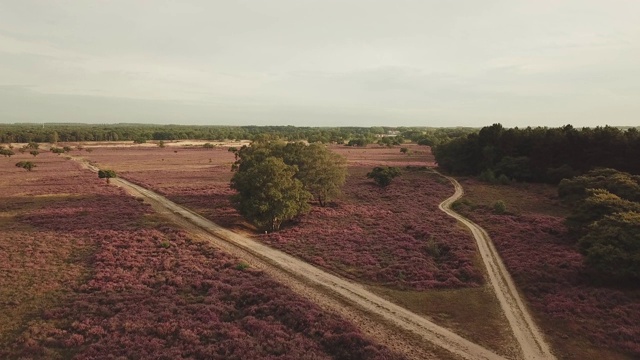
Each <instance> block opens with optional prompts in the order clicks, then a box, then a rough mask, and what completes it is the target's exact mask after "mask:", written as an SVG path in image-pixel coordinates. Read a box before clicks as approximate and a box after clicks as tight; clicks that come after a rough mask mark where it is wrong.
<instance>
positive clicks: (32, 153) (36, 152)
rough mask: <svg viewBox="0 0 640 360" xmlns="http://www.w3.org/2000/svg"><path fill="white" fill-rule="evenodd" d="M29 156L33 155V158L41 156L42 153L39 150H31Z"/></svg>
mask: <svg viewBox="0 0 640 360" xmlns="http://www.w3.org/2000/svg"><path fill="white" fill-rule="evenodd" d="M29 154H31V155H33V157H36V156H38V154H40V152H39V151H38V150H31V151H29Z"/></svg>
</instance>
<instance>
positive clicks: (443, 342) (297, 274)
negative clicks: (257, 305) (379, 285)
mask: <svg viewBox="0 0 640 360" xmlns="http://www.w3.org/2000/svg"><path fill="white" fill-rule="evenodd" d="M72 158H73V159H74V160H76V161H78V162H80V163H81V165H82V166H83V167H85V168H87V169H89V170H91V171H94V172H97V171H98V169H97V168H96V167H94V166H92V165H90V164H88V163H87V162H86V160H85V159H82V158H77V157H72ZM111 183H112V184H114V185H117V186H120V187H122V188H124V189H125V190H126V191H127V192H129V193H130V194H132V195H134V196H137V197H142V198H144V199H145V201H147V202H149V203H150V204H152V206H154V208H155V209H156V210H157V211H159V212H161V213H162V215H164V216H166V217H167V218H168V219H170V220H173V221H175V222H176V223H178V224H180V225H181V226H184V227H186V228H187V230H189V231H190V232H193V233H194V234H196V235H198V236H199V237H200V238H203V239H205V240H207V241H210V242H212V243H215V244H216V245H217V246H219V247H220V248H222V249H223V250H225V251H229V252H231V253H232V254H234V255H236V256H239V257H241V258H243V259H248V258H249V259H250V258H254V259H258V261H261V262H262V263H263V264H262V265H261V266H260V268H262V269H265V270H267V271H268V272H269V273H270V274H275V277H276V278H279V280H284V281H285V284H286V285H287V286H289V287H291V288H293V289H294V290H296V291H297V292H300V293H302V294H303V295H304V296H307V297H311V298H314V299H323V298H325V299H326V298H330V299H333V300H337V301H338V302H340V303H347V304H348V307H347V308H348V309H347V311H346V314H347V317H348V318H349V317H350V318H351V319H353V313H354V311H355V312H361V313H364V317H365V318H368V319H369V320H368V324H367V325H372V326H374V327H378V328H380V327H383V328H385V329H382V331H383V332H384V335H383V336H378V337H377V338H378V339H379V340H383V343H385V344H386V345H391V346H390V347H391V348H395V349H396V350H399V351H402V352H404V353H405V354H407V355H408V356H410V357H411V358H415V359H425V358H436V357H437V358H442V357H446V358H462V359H492V360H497V359H504V357H502V356H500V355H498V354H496V353H495V352H493V351H491V350H489V349H486V348H484V347H482V346H480V345H477V344H475V343H473V342H471V341H469V340H467V339H465V338H463V337H461V336H459V335H457V334H455V333H454V332H452V331H451V330H449V329H446V328H444V327H442V326H439V325H437V324H435V323H433V322H431V321H429V320H428V319H426V318H424V317H422V316H420V315H418V314H415V313H413V312H411V311H409V310H407V309H405V308H403V307H401V306H399V305H396V304H394V303H392V302H390V301H388V300H386V299H384V298H382V297H380V296H378V295H376V294H374V293H372V292H370V291H369V290H367V289H365V288H364V287H363V286H362V285H360V284H358V283H355V282H352V281H349V280H346V279H343V278H340V277H338V276H336V275H333V274H330V273H328V272H326V271H324V270H321V269H318V268H316V267H314V266H312V265H310V264H308V263H306V262H304V261H302V260H300V259H298V258H295V257H293V256H291V255H288V254H286V253H283V252H281V251H279V250H276V249H272V248H270V247H268V246H266V245H263V244H261V243H259V242H257V241H255V240H252V239H251V238H249V237H247V236H244V235H241V234H238V233H235V232H232V231H230V230H227V229H225V228H223V227H221V226H219V225H217V224H215V223H213V222H211V221H209V220H207V219H205V218H204V217H202V216H200V215H198V214H196V213H194V212H193V211H191V210H189V209H187V208H185V207H182V206H180V205H178V204H176V203H174V202H172V201H170V200H168V199H167V198H165V197H163V196H161V195H159V194H157V193H155V192H153V191H151V190H149V189H146V188H144V187H141V186H138V185H136V184H133V183H131V182H129V181H127V180H124V179H121V178H114V179H111ZM185 220H186V221H185ZM269 267H271V268H269ZM279 272H280V273H282V272H284V273H285V275H286V276H285V277H284V278H283V277H282V276H280V274H279ZM314 292H316V293H314ZM342 314H345V312H344V311H342ZM355 320H356V323H362V318H360V319H355ZM372 320H373V321H372ZM364 321H365V322H367V320H364ZM372 323H374V324H372ZM394 329H401V330H403V331H405V332H406V333H407V334H410V335H411V336H407V337H403V336H401V335H400V334H399V332H398V331H397V330H394ZM367 333H369V334H370V332H367ZM416 337H417V339H418V341H417V342H418V344H419V345H417V346H416V345H415V344H416V341H414V340H413V339H414V338H416ZM385 338H386V339H385ZM408 338H409V340H407V339H408ZM384 340H386V341H384ZM396 340H399V341H400V344H402V343H404V344H405V345H400V347H403V346H407V344H408V346H415V347H416V349H413V350H410V351H407V349H402V348H400V349H399V348H398V346H393V342H394V341H396ZM425 342H426V343H427V344H429V345H426V348H425ZM432 345H435V346H436V349H433V346H432ZM420 347H422V349H419V348H420ZM437 348H441V349H445V350H447V351H448V352H449V354H446V353H445V354H441V353H438V351H439V350H438V349H437ZM425 350H426V351H425ZM434 353H435V354H436V355H434Z"/></svg>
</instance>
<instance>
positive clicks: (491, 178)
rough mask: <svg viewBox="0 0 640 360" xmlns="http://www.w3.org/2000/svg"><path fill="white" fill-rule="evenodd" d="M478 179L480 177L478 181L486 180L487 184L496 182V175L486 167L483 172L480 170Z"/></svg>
mask: <svg viewBox="0 0 640 360" xmlns="http://www.w3.org/2000/svg"><path fill="white" fill-rule="evenodd" d="M478 179H480V181H482V182H486V183H489V184H495V183H496V175H495V174H494V173H493V170H491V169H486V170H484V171H483V172H481V173H480V176H479V177H478Z"/></svg>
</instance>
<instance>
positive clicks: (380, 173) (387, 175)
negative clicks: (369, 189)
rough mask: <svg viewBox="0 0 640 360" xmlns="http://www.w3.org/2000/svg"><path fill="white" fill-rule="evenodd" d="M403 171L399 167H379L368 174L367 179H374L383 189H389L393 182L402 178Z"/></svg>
mask: <svg viewBox="0 0 640 360" xmlns="http://www.w3.org/2000/svg"><path fill="white" fill-rule="evenodd" d="M400 174H401V171H400V169H398V168H397V167H393V166H382V167H381V166H377V167H375V168H373V170H371V172H369V173H367V178H369V179H373V181H375V182H376V184H378V185H380V186H381V187H387V186H389V185H390V184H391V181H392V180H393V179H394V178H396V177H398V176H400Z"/></svg>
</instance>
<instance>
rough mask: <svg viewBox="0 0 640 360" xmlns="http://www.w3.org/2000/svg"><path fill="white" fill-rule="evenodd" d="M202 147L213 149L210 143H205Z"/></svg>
mask: <svg viewBox="0 0 640 360" xmlns="http://www.w3.org/2000/svg"><path fill="white" fill-rule="evenodd" d="M202 147H203V148H205V149H213V148H214V147H215V146H214V145H213V144H212V143H205V144H204V145H202Z"/></svg>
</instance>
